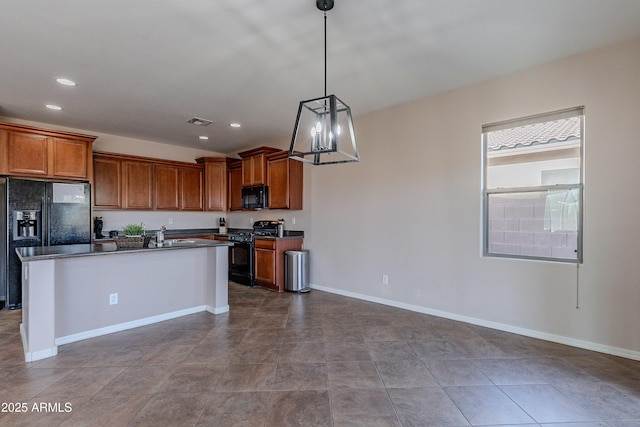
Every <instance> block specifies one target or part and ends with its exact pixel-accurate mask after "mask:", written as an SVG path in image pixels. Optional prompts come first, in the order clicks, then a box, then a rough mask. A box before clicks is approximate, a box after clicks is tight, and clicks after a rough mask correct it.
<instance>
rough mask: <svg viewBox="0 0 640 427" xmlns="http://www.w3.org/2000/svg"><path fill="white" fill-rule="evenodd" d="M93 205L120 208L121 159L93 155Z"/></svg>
mask: <svg viewBox="0 0 640 427" xmlns="http://www.w3.org/2000/svg"><path fill="white" fill-rule="evenodd" d="M92 188H93V205H94V206H95V207H100V208H108V209H121V208H122V161H121V160H120V159H113V158H111V157H108V156H106V157H103V156H100V155H97V154H96V155H95V156H94V157H93V187H92Z"/></svg>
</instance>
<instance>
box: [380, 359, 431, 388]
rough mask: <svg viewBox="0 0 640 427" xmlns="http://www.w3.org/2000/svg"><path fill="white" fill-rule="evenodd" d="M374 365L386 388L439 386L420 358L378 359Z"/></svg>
mask: <svg viewBox="0 0 640 427" xmlns="http://www.w3.org/2000/svg"><path fill="white" fill-rule="evenodd" d="M375 365H376V368H377V369H378V373H379V374H380V378H382V381H383V383H384V386H385V387H387V388H407V387H439V384H438V382H437V381H436V380H435V378H434V377H433V375H431V372H429V370H428V369H427V367H426V365H425V364H424V363H423V362H422V361H421V360H398V361H380V362H375Z"/></svg>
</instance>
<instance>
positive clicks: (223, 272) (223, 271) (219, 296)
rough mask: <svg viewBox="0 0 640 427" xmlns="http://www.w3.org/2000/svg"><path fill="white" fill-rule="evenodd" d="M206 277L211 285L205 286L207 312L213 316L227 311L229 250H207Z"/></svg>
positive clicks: (215, 248) (222, 247)
mask: <svg viewBox="0 0 640 427" xmlns="http://www.w3.org/2000/svg"><path fill="white" fill-rule="evenodd" d="M207 252H208V254H207V258H208V260H209V261H208V263H207V270H208V271H207V277H209V278H210V279H209V280H210V281H211V283H210V284H209V285H208V286H206V288H205V292H206V301H207V311H209V312H211V313H213V314H220V313H226V312H227V311H229V270H228V266H229V248H228V247H227V246H218V247H214V248H208V249H207Z"/></svg>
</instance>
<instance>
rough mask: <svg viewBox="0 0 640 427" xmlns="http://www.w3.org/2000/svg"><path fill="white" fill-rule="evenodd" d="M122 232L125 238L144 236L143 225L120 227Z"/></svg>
mask: <svg viewBox="0 0 640 427" xmlns="http://www.w3.org/2000/svg"><path fill="white" fill-rule="evenodd" d="M122 231H124V235H125V236H126V237H140V236H142V235H143V234H144V223H142V222H141V223H140V224H127V225H125V226H124V227H122Z"/></svg>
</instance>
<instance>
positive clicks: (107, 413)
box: [61, 394, 151, 427]
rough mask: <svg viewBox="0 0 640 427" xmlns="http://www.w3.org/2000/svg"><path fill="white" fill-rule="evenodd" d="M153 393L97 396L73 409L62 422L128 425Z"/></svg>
mask: <svg viewBox="0 0 640 427" xmlns="http://www.w3.org/2000/svg"><path fill="white" fill-rule="evenodd" d="M150 398H151V395H149V394H139V395H135V394H134V395H130V394H128V395H123V396H110V397H100V396H96V397H94V398H92V399H91V400H89V401H87V402H85V403H84V404H82V405H81V406H80V407H79V408H77V409H75V408H74V409H73V411H72V412H71V416H70V417H68V418H67V419H66V420H65V422H63V423H62V424H61V426H64V427H76V426H96V427H98V426H100V427H117V426H127V425H128V424H129V422H130V421H131V419H133V417H134V416H135V415H136V414H137V413H138V411H140V409H142V407H143V406H144V405H145V404H146V403H147V402H148V401H149V399H150Z"/></svg>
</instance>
